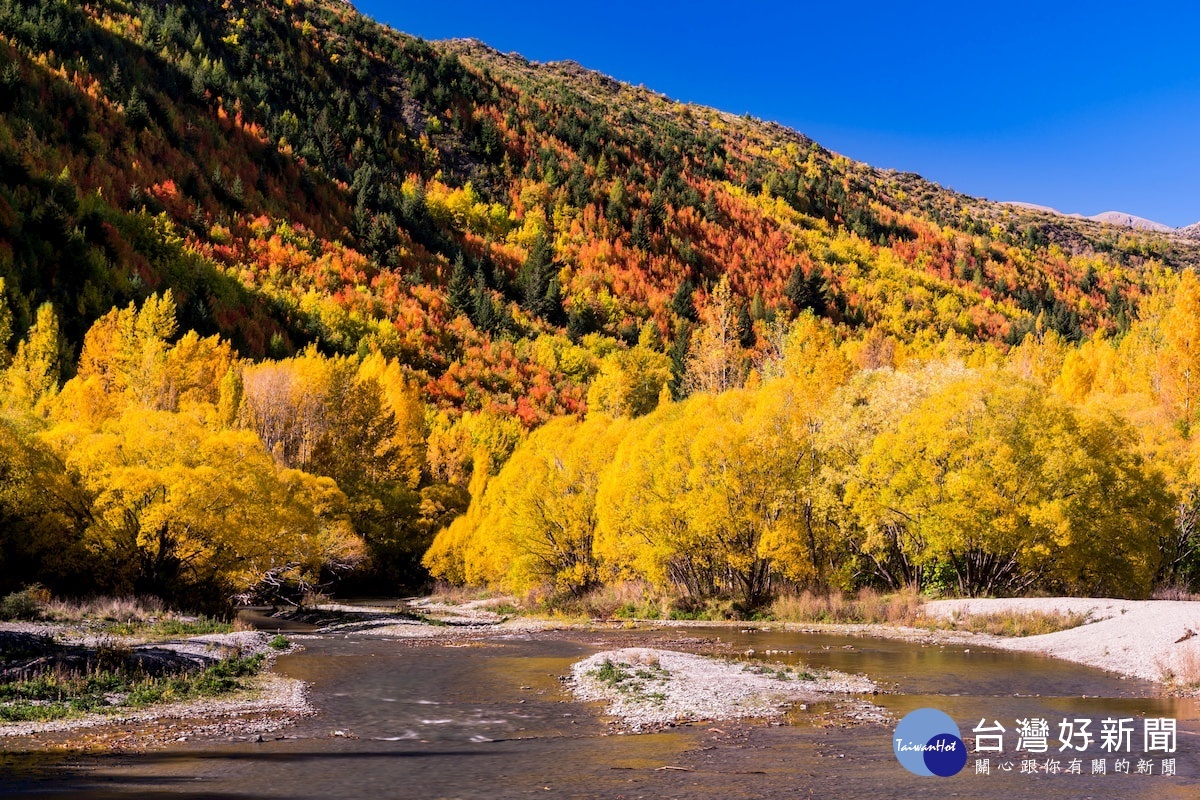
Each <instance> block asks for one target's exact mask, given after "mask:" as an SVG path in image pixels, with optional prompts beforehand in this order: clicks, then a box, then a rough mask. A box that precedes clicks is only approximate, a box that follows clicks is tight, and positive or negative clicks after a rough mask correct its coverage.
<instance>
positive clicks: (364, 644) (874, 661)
mask: <svg viewBox="0 0 1200 800" xmlns="http://www.w3.org/2000/svg"><path fill="white" fill-rule="evenodd" d="M631 635H632V636H636V637H637V641H638V642H644V643H645V644H646V645H648V646H654V645H656V644H663V643H669V642H670V641H672V640H678V639H681V638H685V637H688V638H695V637H701V638H705V639H708V640H711V642H710V644H709V646H708V648H707V649H710V650H712V651H720V652H727V653H744V652H745V651H747V650H750V649H753V650H754V651H755V653H756V657H758V656H762V657H765V658H767V659H769V660H777V661H784V662H788V663H805V664H808V665H810V666H813V667H817V668H833V669H840V670H846V671H851V672H864V673H866V674H868V675H869V676H871V677H872V678H874V679H875V680H876V681H878V682H880V683H882V684H884V685H886V686H887V687H888V688H890V689H892V690H894V692H895V693H889V694H882V695H879V696H878V697H873V698H871V699H872V700H873V701H875V702H877V703H878V704H879V705H882V706H884V707H885V708H887V709H888V710H889V712H891V713H892V714H893V715H894V716H895V717H896V718H899V717H900V716H902V715H903V714H905V713H907V712H908V711H909V710H912V709H913V708H918V707H921V706H935V707H938V708H941V709H943V710H945V711H946V712H947V713H949V714H951V716H953V717H954V718H955V719H956V720H958V722H959V725H960V727H962V728H963V729H964V732H966V731H969V730H970V728H971V727H972V726H973V725H974V724H975V723H976V722H977V721H978V720H979V719H980V718H981V717H986V718H988V719H989V720H990V719H993V718H995V719H1000V720H1013V719H1015V718H1019V717H1028V716H1031V715H1033V716H1044V717H1047V718H1048V719H1050V720H1051V721H1052V723H1055V722H1056V721H1057V719H1059V718H1061V717H1063V716H1072V717H1074V716H1092V717H1096V718H1099V717H1103V716H1110V715H1117V716H1134V717H1141V716H1167V717H1169V716H1174V717H1177V718H1178V719H1179V720H1180V727H1181V733H1180V742H1179V753H1178V754H1177V769H1178V772H1179V773H1180V776H1179V777H1177V778H1163V777H1159V776H1158V775H1154V776H1150V777H1147V776H1137V775H1133V776H1126V775H1107V776H1096V777H1092V776H1090V775H1079V776H1065V775H1037V776H1031V775H1019V774H1017V775H1014V774H1008V775H1001V774H993V775H991V776H977V775H974V774H966V773H964V774H962V775H959V776H957V777H955V778H953V779H948V780H939V779H922V778H917V777H915V776H911V775H909V774H908V773H907V772H905V771H904V770H903V769H901V768H900V767H899V765H898V764H896V763H895V761H894V759H892V757H891V749H890V748H891V741H890V738H891V726H890V725H866V726H848V725H845V724H843V723H841V722H839V721H838V717H837V716H836V715H835V716H827V715H824V714H823V713H822V712H824V711H827V710H828V709H827V708H823V707H817V708H813V709H809V710H808V711H807V712H800V711H794V712H793V714H792V715H791V716H790V717H789V721H790V722H791V723H793V724H789V725H782V726H771V725H763V724H744V725H741V724H727V723H720V724H698V725H694V726H688V727H682V728H678V729H674V730H670V731H666V732H662V733H656V734H646V735H636V736H635V735H620V734H619V733H618V732H617V729H615V728H614V727H612V726H610V725H609V724H608V722H607V721H606V720H605V719H604V718H603V717H602V715H601V713H600V710H599V709H597V708H596V707H594V706H588V705H583V704H578V703H575V702H573V701H572V700H571V699H570V697H569V696H568V695H567V693H566V692H565V691H564V689H563V686H562V684H561V682H560V680H559V679H560V676H562V675H564V674H565V673H566V672H567V671H568V669H569V666H570V664H571V663H572V662H574V661H575V660H577V659H579V658H583V657H585V656H586V655H588V654H590V653H592V652H595V651H596V650H598V649H602V648H603V647H605V646H608V645H610V644H614V643H618V642H619V643H620V644H628V643H629V637H630V636H631ZM304 638H305V642H304V643H305V645H306V647H307V650H306V651H305V652H303V653H300V654H297V655H289V656H283V657H281V658H280V659H279V662H278V665H277V669H278V670H279V671H280V672H282V673H284V674H286V675H289V676H292V677H297V678H301V679H304V680H306V681H310V682H311V684H312V692H311V697H312V701H313V703H314V705H315V706H316V707H317V708H319V709H320V713H319V714H318V715H317V716H315V717H312V718H310V719H306V720H303V721H301V722H300V723H299V724H298V725H297V726H295V727H294V728H290V729H288V731H287V734H288V737H289V738H287V739H284V740H279V741H266V742H263V743H254V742H250V741H238V742H232V743H231V742H228V741H210V742H203V741H197V742H191V743H187V744H179V745H175V746H172V747H171V748H168V749H167V750H164V751H160V752H154V753H149V754H144V755H131V756H102V757H94V756H86V755H84V754H78V753H68V754H61V755H57V754H56V755H53V756H49V757H48V756H45V755H42V756H38V757H36V759H35V758H33V757H22V756H19V755H18V756H15V757H10V759H9V760H7V761H5V762H4V767H5V769H4V770H3V772H4V775H3V777H0V792H2V793H4V794H10V793H16V794H19V795H21V796H25V797H46V798H50V797H66V796H68V795H69V796H70V797H72V798H108V797H113V798H115V797H171V798H181V797H183V798H186V797H201V796H203V797H216V798H229V800H233V799H234V798H242V797H259V798H262V797H272V798H273V797H288V798H330V797H403V798H441V797H456V798H473V797H480V798H483V797H486V798H509V797H512V798H517V797H529V796H532V795H536V796H539V797H567V798H617V797H630V798H632V797H643V796H644V797H680V798H738V797H747V798H750V797H787V796H801V797H806V796H809V795H810V794H811V795H813V796H821V797H839V798H840V797H844V798H890V797H895V798H900V797H911V796H913V795H915V794H921V795H923V796H932V797H939V796H941V797H951V796H971V797H979V798H988V797H995V798H1001V797H1003V798H1005V799H1006V800H1007V799H1008V798H1012V797H1024V796H1031V795H1034V794H1036V793H1044V792H1050V793H1051V794H1052V796H1054V797H1081V798H1082V797H1116V796H1120V797H1153V798H1166V799H1167V800H1170V799H1171V798H1175V797H1179V798H1182V797H1195V796H1197V794H1198V793H1200V782H1198V781H1197V778H1196V776H1197V775H1200V758H1198V756H1200V740H1198V739H1200V737H1197V735H1196V734H1197V732H1200V724H1198V723H1200V715H1198V714H1197V707H1196V704H1195V703H1193V702H1191V701H1175V700H1170V699H1155V698H1151V697H1149V696H1148V695H1149V694H1150V693H1151V692H1152V687H1150V686H1148V685H1146V684H1144V683H1142V682H1139V681H1127V680H1119V679H1117V678H1114V677H1112V676H1109V675H1106V674H1104V673H1101V672H1098V671H1095V670H1091V669H1087V668H1084V667H1080V666H1076V665H1072V664H1068V663H1065V662H1060V661H1055V660H1053V659H1046V658H1041V657H1037V656H1031V655H1028V654H1021V653H1009V652H996V651H990V650H986V649H979V648H969V652H968V648H964V647H949V646H948V647H939V646H923V645H920V644H912V643H905V642H896V641H887V640H874V639H864V638H857V637H845V636H827V635H811V634H799V633H786V632H779V631H766V632H763V631H757V632H741V631H738V630H731V629H726V628H692V629H687V630H685V631H680V630H678V629H664V630H646V631H640V632H636V633H634V634H629V633H620V634H616V633H578V632H573V633H569V634H555V635H546V636H544V637H536V638H533V637H498V638H494V639H489V640H484V641H480V642H475V643H472V644H470V646H436V645H428V644H426V645H424V646H420V647H412V646H409V645H406V644H404V643H401V642H396V641H391V640H386V639H379V638H371V637H365V636H354V637H349V638H347V637H343V636H338V637H332V636H329V637H325V636H313V637H304ZM701 649H705V648H701ZM768 650H770V651H782V652H781V653H778V654H772V655H765V653H766V651H768ZM788 651H791V652H790V653H789V652H788ZM23 758H24V759H26V760H22V759H23ZM47 758H51V759H53V760H52V762H50V763H47V761H46V759H47ZM37 759H40V761H39V760H37ZM968 766H970V764H969V765H968Z"/></svg>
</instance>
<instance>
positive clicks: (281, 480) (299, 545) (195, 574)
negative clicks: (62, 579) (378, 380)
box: [51, 409, 362, 596]
mask: <svg viewBox="0 0 1200 800" xmlns="http://www.w3.org/2000/svg"><path fill="white" fill-rule="evenodd" d="M51 433H53V432H51ZM51 441H56V440H54V439H53V437H51ZM56 443H57V444H58V445H59V446H64V447H67V448H68V449H67V453H66V465H67V467H68V468H69V469H70V470H71V471H72V472H73V473H74V474H75V475H76V476H77V479H78V481H79V483H80V485H81V486H82V487H83V488H84V489H85V490H86V492H87V493H88V494H89V495H90V497H91V498H92V501H91V504H90V509H89V518H90V520H91V525H90V526H89V530H88V532H87V542H88V545H89V547H90V548H91V549H92V551H93V552H94V553H95V554H96V556H97V558H98V561H99V562H100V563H102V564H107V565H109V568H110V569H111V570H112V572H113V575H114V588H117V589H118V590H124V591H155V592H160V593H166V594H165V595H164V596H172V595H174V594H175V593H177V592H179V591H183V590H187V589H188V588H189V587H190V588H191V589H193V590H196V589H199V590H202V591H203V590H210V591H211V590H214V589H216V590H220V591H225V592H234V591H245V590H248V589H250V588H252V587H253V586H254V584H255V583H256V582H257V581H259V580H260V579H262V578H264V577H265V576H267V575H270V574H273V575H275V576H276V578H278V577H279V576H280V575H281V574H284V573H287V572H292V573H295V574H296V575H297V576H299V577H301V578H303V579H304V580H306V581H310V582H315V581H316V580H317V578H318V577H319V575H320V574H321V572H322V571H324V570H344V569H349V568H350V567H352V566H353V565H355V564H356V563H357V562H358V561H359V560H360V559H361V557H362V544H361V541H360V540H359V539H358V537H356V536H355V535H354V534H353V530H352V528H351V526H350V524H349V520H348V518H347V516H346V498H345V496H344V495H343V494H342V493H341V491H340V490H339V489H338V488H337V486H336V484H334V482H333V481H331V480H329V479H327V478H317V477H314V476H311V475H307V474H304V473H301V472H298V471H295V470H280V469H279V468H278V467H277V466H276V465H275V463H274V462H273V461H272V459H271V457H270V456H269V454H268V453H267V452H266V450H265V449H263V447H262V443H261V442H260V441H259V439H258V437H256V436H255V435H254V434H253V433H252V432H249V431H230V430H216V431H214V430H212V429H210V428H209V427H207V426H206V425H205V424H204V420H203V418H202V417H200V416H196V415H192V414H177V413H170V412H163V411H152V410H146V409H130V410H129V411H126V412H125V413H124V414H123V415H122V416H120V417H119V418H117V419H114V420H112V421H110V422H108V423H106V424H105V425H104V426H103V428H102V429H101V430H100V431H98V432H96V433H94V434H91V435H86V436H82V437H78V438H75V437H69V438H64V439H59V440H57V441H56Z"/></svg>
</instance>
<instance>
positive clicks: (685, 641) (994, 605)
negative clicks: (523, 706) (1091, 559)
mask: <svg viewBox="0 0 1200 800" xmlns="http://www.w3.org/2000/svg"><path fill="white" fill-rule="evenodd" d="M497 605H499V606H500V609H501V610H499V611H498V610H497ZM508 610H509V609H508V607H507V606H506V605H505V604H498V603H497V602H496V601H494V600H493V601H470V602H469V604H464V605H459V604H455V603H447V602H444V601H441V600H428V599H423V600H421V601H418V602H416V603H409V604H406V605H403V606H397V605H396V604H385V605H379V606H366V605H357V604H356V605H339V606H326V607H321V608H318V609H314V610H311V611H306V612H305V613H304V614H303V615H291V618H292V622H293V623H296V622H302V623H306V626H307V627H309V628H310V630H311V632H308V633H300V632H298V633H289V637H290V638H291V639H292V640H293V641H296V642H301V643H302V642H303V641H304V640H305V639H306V638H307V637H310V636H313V637H321V636H329V635H334V636H338V637H339V638H357V637H360V636H370V637H383V638H388V639H396V640H400V641H403V642H405V643H406V646H411V647H460V646H475V645H478V644H480V643H483V642H485V641H486V640H488V639H504V638H510V637H521V638H527V637H538V636H540V635H547V636H548V635H554V632H555V631H558V632H571V631H583V632H587V633H588V634H589V635H594V636H593V638H594V639H595V640H596V641H597V643H599V644H600V645H601V647H602V648H604V650H605V651H606V652H608V653H609V655H608V656H605V655H604V654H603V653H602V654H601V655H600V656H599V659H600V662H599V664H592V665H590V666H587V667H580V668H579V669H582V670H583V672H584V673H587V672H589V671H592V672H594V671H597V670H599V668H600V666H602V663H603V660H604V659H605V658H606V657H607V658H608V659H609V660H610V661H612V663H613V671H610V673H609V678H610V679H616V678H620V677H621V672H622V671H625V672H628V673H629V674H630V675H632V676H633V677H634V678H635V679H637V681H641V682H645V681H646V680H647V679H646V678H642V677H639V676H638V675H637V672H638V671H639V670H640V669H642V668H643V667H645V666H646V665H645V664H641V666H638V664H640V663H641V662H640V661H637V662H635V661H627V662H621V661H620V658H618V659H617V660H616V661H613V656H612V655H611V653H612V652H613V651H622V652H623V651H624V650H625V649H627V648H633V647H636V646H637V645H638V644H640V641H639V636H640V634H641V633H644V632H645V631H646V630H647V629H668V630H678V631H679V632H680V635H679V636H678V637H673V638H670V639H667V640H663V641H662V642H660V644H659V646H660V647H663V648H665V649H669V651H670V652H671V653H672V654H671V655H667V656H665V657H664V656H663V655H658V656H649V657H647V658H651V659H653V658H654V657H657V659H658V663H659V664H660V665H665V666H664V668H665V671H666V672H667V673H670V675H672V676H677V677H679V679H680V684H679V685H680V686H681V687H684V688H686V689H687V690H688V692H685V694H683V695H680V696H679V702H675V700H671V698H672V697H674V695H673V694H672V692H674V689H673V688H671V685H669V686H665V687H657V686H651V685H649V684H647V685H646V686H645V687H643V688H645V689H646V691H643V692H640V693H641V694H642V695H644V697H643V698H642V699H643V700H646V699H649V700H651V701H657V700H658V698H656V697H652V696H653V695H658V694H661V695H664V701H663V702H652V703H651V705H654V706H657V708H644V709H641V710H636V709H633V708H632V707H628V703H625V704H624V705H622V702H624V700H622V698H620V697H617V696H616V695H613V696H612V697H609V696H608V695H606V694H604V693H603V692H601V691H600V689H601V688H603V687H600V686H598V685H596V686H593V687H592V688H591V689H588V688H582V689H581V690H580V693H579V695H578V696H579V697H580V698H581V699H589V700H598V701H602V702H605V703H606V704H607V705H608V706H609V709H610V713H612V714H613V715H614V717H615V718H618V719H621V720H623V721H624V722H625V723H626V724H627V725H628V726H629V727H633V728H636V729H642V728H648V727H654V726H656V725H658V726H661V725H666V724H669V723H671V722H677V721H679V720H682V719H710V718H711V719H722V718H735V717H740V716H754V717H766V718H769V717H772V716H775V715H776V714H777V712H778V710H779V709H780V708H782V707H785V706H787V705H790V704H794V703H807V702H817V701H816V700H815V699H814V698H815V696H816V695H819V694H821V692H822V690H821V687H820V686H816V685H813V686H809V685H805V683H804V681H802V680H799V679H798V678H799V675H800V673H802V672H803V669H802V668H801V670H800V673H797V674H796V675H795V676H793V677H792V678H791V679H789V680H786V681H784V680H780V679H779V678H778V677H775V678H772V677H770V676H769V675H766V674H765V673H764V672H761V671H760V672H757V673H756V672H747V671H746V669H745V667H746V662H745V661H730V660H729V659H730V657H731V656H744V655H745V654H744V653H735V652H730V651H728V650H722V649H721V648H720V647H718V646H715V645H713V643H712V642H709V641H707V640H704V639H697V638H694V637H689V636H687V635H686V634H685V631H687V630H688V629H689V628H696V627H721V628H737V629H739V630H740V631H741V632H743V633H749V632H752V631H758V630H769V631H796V632H805V633H824V634H837V635H851V636H863V637H879V638H888V639H901V640H906V641H911V642H919V643H922V644H931V645H958V646H966V647H976V646H978V647H988V648H995V649H1002V650H1019V651H1025V652H1029V653H1035V654H1041V655H1044V656H1046V657H1053V658H1058V659H1064V660H1067V661H1073V662H1077V663H1080V664H1085V665H1088V666H1092V667H1096V668H1099V669H1103V670H1107V671H1110V672H1114V673H1118V674H1121V675H1127V676H1129V677H1135V678H1141V679H1146V680H1150V681H1154V682H1157V683H1158V684H1159V686H1161V687H1162V691H1163V693H1164V694H1195V693H1196V690H1197V688H1198V687H1200V636H1197V635H1195V634H1196V633H1200V603H1191V602H1184V601H1127V600H1108V599H1094V598H1093V599H1081V598H1038V599H1012V600H945V601H930V602H926V603H925V604H924V605H923V607H922V613H923V615H924V616H925V617H926V618H928V619H930V620H939V619H943V620H955V619H957V620H958V621H959V622H961V621H962V620H963V618H964V617H966V616H968V615H980V614H995V613H1003V612H1007V611H1015V612H1022V613H1025V612H1037V613H1049V612H1061V613H1070V614H1077V615H1081V616H1083V617H1086V619H1087V621H1086V622H1085V623H1084V624H1082V625H1079V626H1078V627H1074V628H1070V629H1067V630H1061V631H1057V632H1054V633H1049V634H1043V635H1038V636H1027V637H1022V638H1013V637H1001V636H994V635H989V634H985V633H971V632H969V631H964V630H952V629H943V628H938V627H904V626H897V625H890V624H832V623H789V622H765V623H764V622H745V621H741V622H724V623H722V622H712V621H679V620H644V621H637V620H614V621H596V620H591V621H589V620H569V619H558V618H545V617H535V616H511V615H510V614H509V613H502V612H507V611H508ZM5 630H19V631H22V632H25V633H36V634H39V635H45V634H47V633H54V632H55V628H54V626H53V625H50V624H47V623H6V624H0V632H3V631H5ZM1193 632H1194V633H1193ZM58 633H59V634H60V635H61V633H62V631H58ZM562 635H566V634H562ZM272 636H273V634H269V633H262V632H258V631H235V632H232V633H223V634H209V635H204V636H193V637H185V638H180V639H178V640H171V641H161V640H159V641H144V642H142V643H141V644H137V643H134V644H132V645H131V646H132V648H133V649H134V650H135V651H136V650H138V649H142V650H153V651H156V652H160V653H162V652H168V653H171V654H172V657H177V658H187V659H216V658H219V657H221V656H222V655H223V654H224V655H228V654H229V653H233V652H238V653H242V654H247V655H253V654H256V653H263V654H264V657H265V658H267V659H271V658H273V655H274V653H273V652H272V651H271V649H270V647H269V646H268V643H269V642H270V640H271V638H272ZM110 638H111V637H110ZM79 642H80V643H86V637H84V638H80V639H79ZM93 644H94V642H93ZM763 655H768V657H769V653H768V654H764V653H761V652H760V653H758V654H757V658H756V659H755V662H756V663H755V664H754V666H753V669H755V670H763V669H764V663H763V662H760V661H759V659H761V657H762V656H763ZM711 656H717V657H718V658H717V659H716V660H717V661H718V662H724V664H725V666H724V667H720V668H718V667H713V666H712V665H711V664H710V665H708V666H705V667H699V666H698V665H700V664H703V663H706V662H700V661H692V660H691V659H693V658H700V657H711ZM664 659H665V660H664ZM676 659H682V661H680V662H679V663H678V664H675V663H674V661H675V660H676ZM620 663H627V664H628V665H629V667H631V668H632V670H630V669H627V668H626V667H620V666H619V664H620ZM672 664H674V666H671V665H672ZM729 670H733V672H729ZM649 672H650V674H651V675H652V676H653V677H655V680H657V678H659V677H662V676H661V675H656V674H655V671H654V670H649ZM776 675H777V670H776ZM685 676H687V677H685ZM564 677H565V678H568V680H569V682H570V683H571V685H573V686H576V687H584V686H585V685H586V684H587V683H588V681H587V680H584V679H581V678H580V675H579V671H578V669H577V670H575V671H573V672H572V674H571V675H570V676H564ZM764 681H766V682H767V683H763V682H764ZM623 682H624V681H621V680H610V681H609V683H611V684H613V685H612V686H610V687H609V688H610V689H615V688H616V684H620V683H623ZM635 682H636V681H635ZM706 682H707V685H709V686H710V687H711V686H720V687H723V688H728V687H739V686H743V685H744V691H745V692H748V693H749V694H748V695H743V694H741V692H743V689H737V690H736V692H734V693H726V694H725V695H724V696H721V694H720V693H719V692H718V693H717V694H716V695H715V696H713V697H710V698H709V699H708V700H704V701H703V702H701V700H700V699H699V698H700V695H697V694H696V692H699V693H700V694H703V691H702V689H701V687H702V686H704V685H705V684H706ZM785 683H789V684H791V685H790V686H787V687H786V689H787V690H788V691H786V692H784V693H783V694H779V691H780V690H781V689H783V688H785V687H784V686H783V685H784V684H785ZM672 685H673V684H672ZM856 686H857V684H856ZM827 688H828V687H827ZM767 689H769V690H771V691H770V692H767V693H766V694H765V695H763V697H765V698H767V699H765V700H762V698H760V700H761V702H760V701H759V700H755V701H751V700H750V699H749V696H750V695H753V694H754V693H755V692H759V691H760V690H762V691H765V690H767ZM693 690H694V691H693ZM860 690H862V691H870V689H866V688H865V686H862V687H857V688H854V689H848V691H860ZM840 691H842V689H841V688H838V687H836V686H835V687H834V688H832V692H833V693H834V694H836V693H838V692H840ZM638 693H639V692H634V693H633V694H638ZM689 693H690V694H689ZM812 693H815V694H812ZM626 694H628V693H626ZM826 695H828V692H826ZM627 699H628V698H625V700H627ZM666 700H670V702H666ZM618 701H621V702H618ZM714 704H715V705H714ZM739 709H740V710H739ZM746 709H752V710H749V711H745V713H744V714H743V713H742V711H743V710H746ZM772 709H774V710H772ZM635 711H636V713H633V712H635ZM651 712H654V713H651ZM310 713H313V709H312V708H311V706H310V705H309V703H308V701H307V698H306V696H305V691H304V685H303V684H302V683H301V682H299V681H291V680H287V679H284V678H282V677H280V676H277V675H274V674H272V673H270V672H269V671H264V673H263V674H260V675H258V676H255V677H253V678H250V679H247V682H246V686H245V688H244V690H241V691H239V692H237V693H235V694H231V695H229V696H224V697H215V698H200V699H195V700H190V701H186V702H180V703H168V704H161V705H156V706H152V707H148V708H144V709H138V710H131V711H125V710H114V711H111V712H108V713H103V714H89V715H86V716H80V717H74V718H70V719H62V720H55V721H49V722H22V723H10V724H7V725H3V726H0V739H8V740H9V741H12V740H15V739H21V738H22V737H26V741H28V738H27V737H31V736H38V735H47V736H51V737H55V741H57V742H59V743H62V742H66V741H69V740H70V739H71V737H72V735H73V733H78V734H80V735H83V733H84V732H86V731H89V730H101V729H117V728H121V729H130V726H134V727H137V728H145V729H146V731H147V732H146V734H145V735H144V736H141V737H138V738H137V746H139V747H146V746H154V745H156V744H163V743H166V742H168V741H172V740H176V739H178V738H186V737H188V736H193V735H204V734H206V733H207V734H212V735H220V736H237V735H240V734H247V735H249V736H250V737H254V736H260V735H262V734H263V733H268V732H270V731H277V730H279V729H280V728H282V727H284V726H286V725H288V724H290V723H291V722H292V721H294V720H296V719H298V718H300V717H302V716H305V715H307V714H310ZM38 746H41V745H38Z"/></svg>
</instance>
